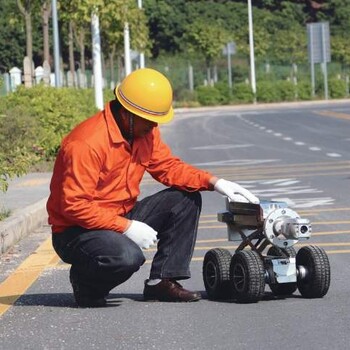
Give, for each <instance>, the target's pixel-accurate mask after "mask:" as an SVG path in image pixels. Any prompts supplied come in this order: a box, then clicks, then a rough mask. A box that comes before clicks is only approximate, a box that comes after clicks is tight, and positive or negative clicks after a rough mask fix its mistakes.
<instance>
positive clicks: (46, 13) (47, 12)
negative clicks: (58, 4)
mask: <svg viewBox="0 0 350 350" xmlns="http://www.w3.org/2000/svg"><path fill="white" fill-rule="evenodd" d="M41 10H42V19H43V41H44V59H43V61H47V62H48V63H49V64H50V65H51V63H52V62H50V43H49V18H50V16H51V3H50V2H49V1H45V2H44V3H43V6H42V8H41Z"/></svg>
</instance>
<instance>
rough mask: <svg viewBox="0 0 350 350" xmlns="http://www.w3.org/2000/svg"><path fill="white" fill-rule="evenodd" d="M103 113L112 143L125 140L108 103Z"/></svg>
mask: <svg viewBox="0 0 350 350" xmlns="http://www.w3.org/2000/svg"><path fill="white" fill-rule="evenodd" d="M104 115H105V119H106V123H107V128H108V133H109V136H110V138H111V140H112V142H113V143H123V142H126V140H125V139H124V138H123V135H122V133H121V131H120V129H119V127H118V125H117V123H116V121H115V120H114V117H113V113H112V111H111V107H110V103H107V104H106V106H105V109H104Z"/></svg>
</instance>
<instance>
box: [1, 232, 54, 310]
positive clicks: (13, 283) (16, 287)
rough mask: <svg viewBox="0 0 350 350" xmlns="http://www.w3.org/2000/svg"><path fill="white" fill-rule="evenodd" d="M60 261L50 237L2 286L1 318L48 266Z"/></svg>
mask: <svg viewBox="0 0 350 350" xmlns="http://www.w3.org/2000/svg"><path fill="white" fill-rule="evenodd" d="M58 260H59V258H58V256H57V255H56V253H55V252H54V250H53V249H52V245H51V237H50V238H48V239H47V240H46V241H45V242H44V243H43V244H42V245H41V246H40V247H39V248H38V249H37V250H36V251H35V252H34V253H33V254H31V255H30V256H29V257H28V258H27V259H25V260H24V261H23V262H22V264H21V265H20V266H19V267H18V268H17V269H16V270H15V271H14V272H13V273H12V274H11V275H10V276H9V277H8V278H7V279H6V280H5V281H4V282H2V283H1V284H0V316H2V315H3V314H4V313H5V312H6V311H7V310H8V309H9V308H10V307H11V306H12V305H13V304H14V303H15V302H16V300H17V299H18V298H19V297H20V296H21V295H22V294H24V292H25V291H26V290H27V289H28V288H29V287H30V286H31V285H32V284H33V283H34V282H35V281H36V280H37V278H38V277H39V276H40V274H41V273H42V272H43V270H44V269H45V268H46V267H47V265H48V264H52V263H53V262H55V261H58Z"/></svg>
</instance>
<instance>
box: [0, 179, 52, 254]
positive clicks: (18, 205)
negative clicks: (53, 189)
mask: <svg viewBox="0 0 350 350" xmlns="http://www.w3.org/2000/svg"><path fill="white" fill-rule="evenodd" d="M50 179H51V173H30V174H27V175H25V176H22V177H18V178H15V179H13V180H12V181H10V183H9V188H8V191H7V192H6V193H2V192H0V209H1V210H10V216H9V217H8V218H7V219H5V220H3V221H0V239H1V240H0V254H1V253H4V252H5V251H6V250H7V249H8V248H9V247H11V246H12V245H13V244H15V243H16V242H17V241H19V240H20V239H21V238H22V237H25V236H26V235H27V234H29V233H30V232H31V231H32V230H33V229H35V228H36V227H38V226H39V225H41V224H44V223H45V222H46V221H47V213H46V208H45V205H46V200H47V197H48V195H49V185H50Z"/></svg>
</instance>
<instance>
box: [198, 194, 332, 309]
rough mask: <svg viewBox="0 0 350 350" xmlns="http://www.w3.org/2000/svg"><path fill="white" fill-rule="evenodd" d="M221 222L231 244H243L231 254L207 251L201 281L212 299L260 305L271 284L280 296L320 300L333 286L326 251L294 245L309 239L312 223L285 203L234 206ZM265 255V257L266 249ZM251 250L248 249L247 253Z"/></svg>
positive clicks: (222, 215)
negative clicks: (295, 246)
mask: <svg viewBox="0 0 350 350" xmlns="http://www.w3.org/2000/svg"><path fill="white" fill-rule="evenodd" d="M218 221H220V222H224V223H226V224H227V232H228V240H229V241H241V243H240V244H239V246H238V248H237V249H236V251H235V253H234V254H233V256H232V255H231V253H230V252H229V251H228V250H227V249H223V248H215V249H211V250H209V251H208V252H207V253H206V255H205V257H204V262H203V280H204V285H205V289H206V291H207V294H208V297H209V299H213V300H219V299H235V300H236V301H238V302H244V303H249V302H257V301H259V300H261V299H262V297H263V295H264V291H265V285H266V284H268V285H269V287H270V289H271V291H272V293H273V294H274V295H276V296H287V295H291V294H293V293H294V292H295V291H296V290H297V289H298V290H299V292H300V294H301V295H302V296H303V297H305V298H322V297H323V296H325V295H326V294H327V292H328V289H329V285H330V264H329V260H328V257H327V254H326V253H325V251H324V250H323V249H322V248H320V247H317V246H314V245H305V246H303V247H301V248H300V249H299V251H298V252H296V250H295V249H294V247H293V246H294V245H295V244H296V243H297V242H299V241H306V240H308V239H309V238H310V236H311V231H312V228H311V224H310V221H309V220H308V219H302V218H300V216H299V215H298V214H297V213H296V212H295V211H293V210H292V209H290V208H288V207H287V204H286V203H284V202H274V201H261V203H260V204H251V203H241V202H231V201H230V200H229V199H228V198H226V211H225V212H220V213H218ZM268 246H270V247H269V248H268V249H267V253H266V254H264V251H265V249H266V248H267V247H268ZM246 248H247V249H246Z"/></svg>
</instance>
